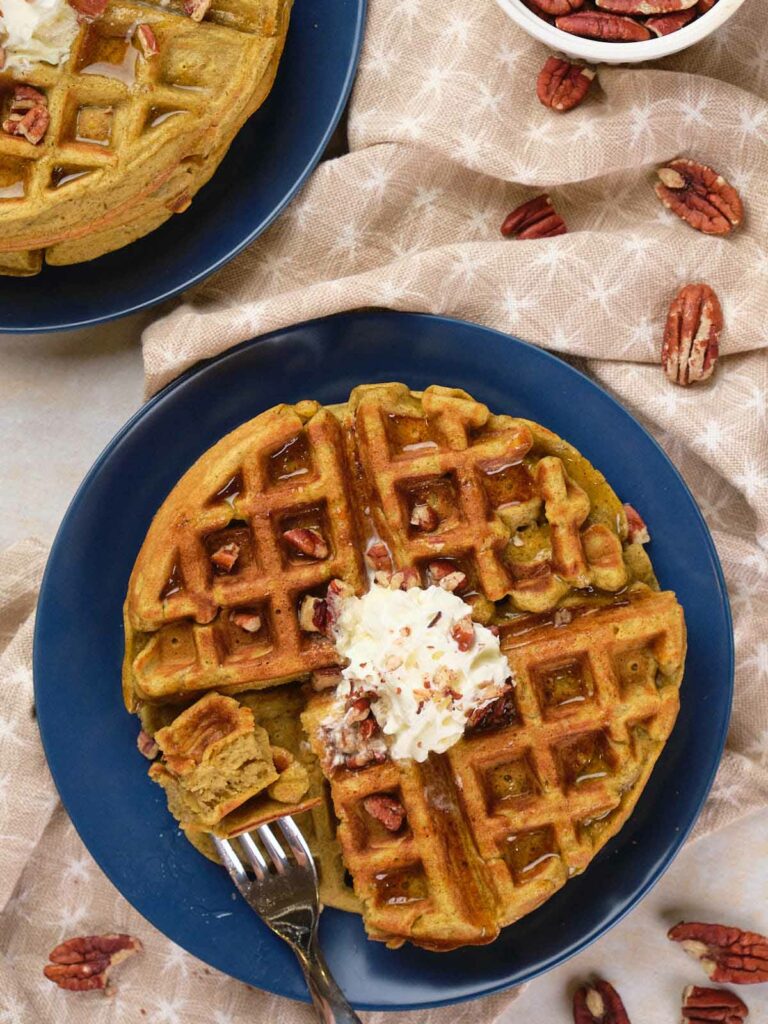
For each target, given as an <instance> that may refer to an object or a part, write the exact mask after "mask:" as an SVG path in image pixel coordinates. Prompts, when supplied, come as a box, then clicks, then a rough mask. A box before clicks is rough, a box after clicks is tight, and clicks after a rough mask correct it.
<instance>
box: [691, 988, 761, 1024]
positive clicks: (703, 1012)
mask: <svg viewBox="0 0 768 1024" xmlns="http://www.w3.org/2000/svg"><path fill="white" fill-rule="evenodd" d="M748 1016H749V1009H748V1008H747V1005H746V1003H744V1002H742V1000H741V999H739V997H738V996H737V995H736V994H735V992H728V991H727V989H724V988H699V987H698V986H697V985H689V986H688V988H687V989H686V990H685V991H684V992H683V1021H687V1020H689V1021H691V1024H710V1022H717V1021H722V1022H723V1024H741V1022H742V1021H745V1020H746V1019H747V1017H748Z"/></svg>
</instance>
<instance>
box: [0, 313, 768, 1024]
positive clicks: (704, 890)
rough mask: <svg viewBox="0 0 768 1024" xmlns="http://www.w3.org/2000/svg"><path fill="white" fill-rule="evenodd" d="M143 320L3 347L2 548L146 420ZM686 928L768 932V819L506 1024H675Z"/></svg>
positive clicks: (698, 849)
mask: <svg viewBox="0 0 768 1024" xmlns="http://www.w3.org/2000/svg"><path fill="white" fill-rule="evenodd" d="M143 319H144V318H142V317H134V318H131V319H128V320H122V321H119V322H118V323H116V324H113V325H109V326H107V327H105V328H96V329H93V330H91V331H85V332H72V333H68V334H53V335H47V336H36V337H19V336H7V335H6V336H0V437H2V440H3V444H2V447H1V448H0V479H2V481H3V487H2V490H1V491H0V547H4V546H5V545H7V544H9V543H11V542H13V541H14V540H18V539H20V538H22V537H25V536H28V535H29V534H36V535H38V536H39V537H41V538H42V539H44V540H46V541H50V540H51V539H52V538H53V536H54V534H55V531H56V527H57V526H58V523H59V521H60V519H61V517H62V515H63V514H64V511H65V509H66V507H67V505H68V503H69V500H70V499H71V497H72V495H73V493H74V491H75V490H76V488H77V485H78V484H79V482H80V480H81V479H82V477H83V475H84V474H85V472H86V471H87V469H88V468H89V466H90V465H91V463H92V462H93V460H94V459H95V458H96V456H97V455H98V454H99V452H100V451H101V450H102V449H103V447H104V446H105V445H106V444H107V442H108V441H109V440H110V438H111V437H112V435H113V434H114V433H115V432H116V431H117V430H118V428H119V427H120V426H121V425H122V424H123V423H124V422H125V420H126V419H127V418H128V417H129V416H130V415H131V414H132V413H133V412H134V411H135V410H136V408H138V406H139V404H140V402H141V396H142V388H143V374H142V366H141V358H140V349H139V333H140V330H141V325H142V323H143ZM159 457H162V450H160V452H159ZM683 917H685V918H688V919H696V918H699V919H704V920H711V921H714V920H718V919H721V920H722V921H723V922H724V923H732V924H739V925H741V926H743V927H747V928H752V929H755V930H758V931H763V932H766V931H768V812H763V813H761V814H758V815H755V816H753V817H751V818H749V819H746V820H744V821H742V822H741V823H739V824H736V825H733V826H731V827H730V828H728V829H725V830H723V831H721V832H719V833H716V834H715V835H713V836H709V837H708V838H706V839H703V840H701V841H699V842H698V843H696V844H695V845H694V846H692V847H689V848H688V849H686V850H685V851H684V852H683V853H682V854H681V855H680V856H679V858H678V859H677V861H676V863H675V864H674V865H673V867H672V868H671V869H670V871H669V872H668V873H667V875H666V876H665V877H664V879H663V880H662V881H661V883H660V884H659V885H658V886H657V887H656V888H655V889H654V891H653V892H652V893H651V894H650V895H649V896H648V897H647V898H646V899H645V900H644V901H643V903H642V904H641V905H640V906H639V907H638V908H637V909H636V910H635V911H634V912H633V913H632V914H630V915H629V916H628V917H627V918H626V920H625V921H623V922H622V923H621V924H620V925H619V926H618V927H616V928H615V929H613V931H611V932H610V933H609V934H608V935H607V936H605V937H604V938H603V939H602V940H601V941H600V942H597V943H595V944H594V945H593V946H591V947H590V948H589V949H588V950H587V951H586V952H585V953H583V954H581V955H580V956H578V957H575V958H574V959H573V960H571V961H569V962H568V963H567V964H565V965H563V966H562V967H560V968H558V969H557V970H555V971H552V972H551V973H550V974H548V975H547V976H546V977H544V978H541V979H539V980H538V981H536V982H534V983H533V984H532V985H530V986H529V987H528V989H527V990H526V991H525V992H524V993H523V995H522V996H521V998H520V999H519V1000H518V1001H517V1002H515V1004H514V1005H513V1006H512V1007H511V1008H510V1011H509V1014H508V1016H507V1018H506V1020H507V1021H509V1022H510V1024H511V1022H513V1021H515V1022H516V1021H525V1022H527V1024H561V1022H562V1024H568V1022H570V1020H571V1019H572V1018H571V1013H570V993H571V992H572V989H573V987H574V985H575V984H576V983H578V982H579V981H581V980H583V979H584V978H586V977H589V976H590V975H591V974H599V975H602V976H603V977H606V978H608V979H609V980H610V981H612V982H613V983H614V984H615V985H616V987H617V988H618V989H619V990H620V991H621V992H622V995H623V996H624V998H625V1002H626V1004H627V1009H628V1011H629V1014H630V1019H631V1021H632V1024H667V1022H669V1024H674V1022H675V1021H677V1020H679V1004H680V992H681V990H682V988H683V986H684V985H686V984H690V983H705V981H706V979H705V977H704V975H703V973H702V972H701V971H700V969H699V968H698V966H697V965H696V964H694V963H693V961H690V960H688V958H687V957H686V956H685V955H684V954H683V953H682V952H681V951H680V950H678V949H677V948H675V947H674V946H673V945H672V944H671V943H669V942H668V941H667V939H666V938H665V932H666V930H667V928H668V927H669V925H670V924H673V923H675V922H676V921H678V920H680V919H681V918H683ZM520 927H521V928H524V927H525V925H524V923H523V924H522V925H520ZM740 995H741V996H742V998H744V1000H745V1001H746V1002H747V1004H748V1005H749V1007H750V1009H751V1017H750V1024H768V985H763V986H751V987H743V988H742V989H740ZM395 1020H396V1021H397V1022H398V1024H405V1021H404V1019H403V1018H395Z"/></svg>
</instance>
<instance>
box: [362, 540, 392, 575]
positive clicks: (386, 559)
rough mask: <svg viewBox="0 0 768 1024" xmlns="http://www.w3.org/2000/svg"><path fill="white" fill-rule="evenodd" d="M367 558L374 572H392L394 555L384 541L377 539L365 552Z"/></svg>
mask: <svg viewBox="0 0 768 1024" xmlns="http://www.w3.org/2000/svg"><path fill="white" fill-rule="evenodd" d="M365 559H366V561H367V562H368V565H370V567H371V569H373V570H374V572H391V571H392V556H391V555H390V553H389V548H388V547H387V545H386V544H385V543H384V541H381V540H377V541H375V542H374V543H373V544H371V546H370V547H369V548H368V550H367V551H366V552H365Z"/></svg>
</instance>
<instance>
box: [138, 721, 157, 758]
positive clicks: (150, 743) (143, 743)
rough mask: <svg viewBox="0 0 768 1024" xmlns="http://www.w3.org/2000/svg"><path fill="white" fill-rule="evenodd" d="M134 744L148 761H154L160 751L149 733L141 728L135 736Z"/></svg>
mask: <svg viewBox="0 0 768 1024" xmlns="http://www.w3.org/2000/svg"><path fill="white" fill-rule="evenodd" d="M136 746H137V747H138V748H139V753H140V754H143V755H144V757H146V759H147V760H148V761H154V759H155V758H156V757H157V755H158V754H159V753H160V747H158V745H157V744H156V743H155V741H154V739H153V738H152V737H151V736H150V735H149V733H148V732H145V731H144V730H143V729H142V730H141V732H140V733H139V735H138V736H137V737H136Z"/></svg>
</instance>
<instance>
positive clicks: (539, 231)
mask: <svg viewBox="0 0 768 1024" xmlns="http://www.w3.org/2000/svg"><path fill="white" fill-rule="evenodd" d="M567 231H568V228H567V227H566V226H565V221H564V220H563V218H562V217H561V216H560V214H559V213H558V212H557V210H556V209H555V208H554V206H553V205H552V202H551V200H550V198H549V196H547V195H544V196H536V198H535V199H529V200H528V202H527V203H521V205H520V206H518V207H516V208H515V209H514V210H513V211H512V212H511V213H509V214H507V216H506V217H505V219H504V223H503V224H502V225H501V233H502V235H504V237H505V238H512V237H516V238H517V239H518V240H527V239H531V238H553V237H554V236H555V235H564V234H566V232H567Z"/></svg>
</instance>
